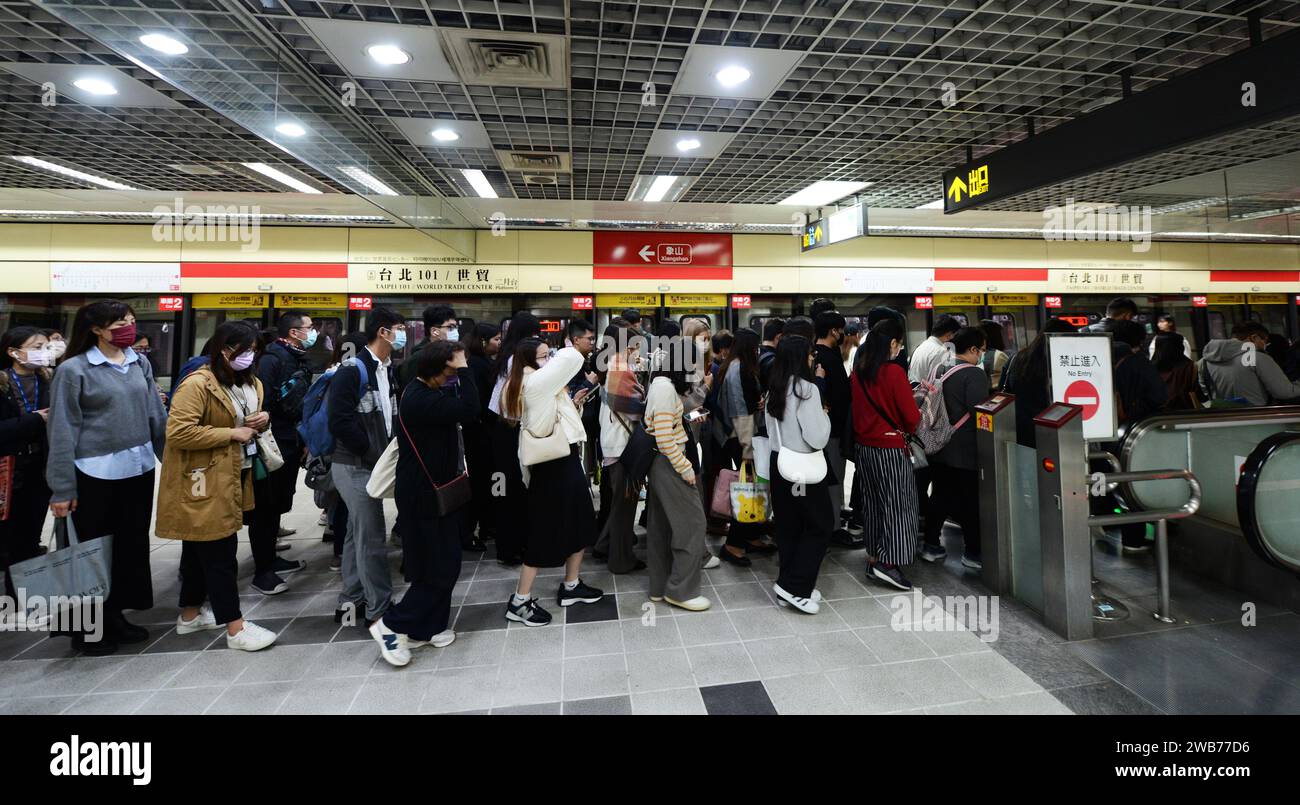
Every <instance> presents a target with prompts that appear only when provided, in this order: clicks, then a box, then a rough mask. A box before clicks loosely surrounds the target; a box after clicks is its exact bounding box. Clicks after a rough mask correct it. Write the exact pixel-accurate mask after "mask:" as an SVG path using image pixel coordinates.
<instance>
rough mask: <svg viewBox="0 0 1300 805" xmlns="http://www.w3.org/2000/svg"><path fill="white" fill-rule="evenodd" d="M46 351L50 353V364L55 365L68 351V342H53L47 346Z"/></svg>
mask: <svg viewBox="0 0 1300 805" xmlns="http://www.w3.org/2000/svg"><path fill="white" fill-rule="evenodd" d="M45 349H46V350H48V351H49V353H50V362H51V363H53V362H54V361H57V360H58V359H59V358H62V357H63V353H65V352H67V351H68V342H66V341H51V342H50V343H48V344H46V345H45Z"/></svg>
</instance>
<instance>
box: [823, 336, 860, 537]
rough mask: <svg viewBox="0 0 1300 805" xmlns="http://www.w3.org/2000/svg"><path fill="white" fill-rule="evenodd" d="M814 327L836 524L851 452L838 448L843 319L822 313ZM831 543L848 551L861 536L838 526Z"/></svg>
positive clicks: (842, 417) (843, 395) (845, 408)
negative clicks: (827, 415) (826, 408)
mask: <svg viewBox="0 0 1300 805" xmlns="http://www.w3.org/2000/svg"><path fill="white" fill-rule="evenodd" d="M813 326H814V327H815V328H816V333H817V344H816V346H814V347H813V363H814V366H815V369H816V370H820V371H819V372H818V373H819V374H824V375H825V384H826V386H825V395H824V396H823V400H824V402H825V403H826V404H827V405H829V406H830V418H831V438H830V441H828V442H827V443H826V447H825V449H824V451H823V452H824V453H825V455H826V468H827V473H826V481H827V483H829V484H830V487H831V508H832V509H833V511H832V517H833V519H832V520H831V522H833V523H837V524H838V523H839V522H840V519H841V512H842V511H843V509H844V470H845V461H846V460H847V459H848V458H849V455H850V454H851V452H852V451H851V450H845V451H841V449H840V446H841V445H842V444H847V442H849V441H850V440H849V439H847V438H845V436H844V425H845V423H846V422H847V421H848V419H849V408H850V406H851V405H852V396H851V392H850V388H851V387H850V386H849V375H848V373H847V372H846V371H844V358H843V357H842V356H841V354H840V342H841V341H843V340H844V328H845V327H846V326H847V324H846V322H845V321H844V317H843V316H842V315H840V313H839V312H838V311H835V310H825V311H822V312H821V313H818V314H817V318H816V319H815V320H814V321H813ZM831 541H832V542H834V543H835V544H836V545H845V546H848V547H851V548H856V547H860V546H861V545H862V537H860V536H858V537H855V536H853V535H852V534H850V533H849V532H848V530H847V529H845V528H843V527H839V528H836V529H835V532H834V533H833V534H831Z"/></svg>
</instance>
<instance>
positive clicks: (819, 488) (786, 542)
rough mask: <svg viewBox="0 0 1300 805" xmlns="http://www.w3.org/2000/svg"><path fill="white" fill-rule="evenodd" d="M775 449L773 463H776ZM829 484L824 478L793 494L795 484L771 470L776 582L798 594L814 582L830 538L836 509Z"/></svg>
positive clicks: (805, 593)
mask: <svg viewBox="0 0 1300 805" xmlns="http://www.w3.org/2000/svg"><path fill="white" fill-rule="evenodd" d="M776 453H777V451H775V450H773V451H772V464H771V466H772V467H773V468H774V469H775V467H776ZM830 490H831V487H830V484H828V483H826V481H824V480H823V481H822V482H821V483H817V484H811V485H804V487H803V489H802V490H799V491H802V493H803V494H799V495H797V494H795V491H796V490H795V485H794V484H792V483H790V482H789V481H787V480H786V479H784V478H782V477H781V473H779V472H773V473H772V514H773V520H774V521H775V525H776V547H777V555H778V556H779V557H780V560H781V572H780V573H779V574H778V575H777V577H776V583H777V584H779V585H781V589H783V590H785V591H786V592H788V593H790V594H791V595H794V596H797V597H799V598H808V597H810V596H811V595H812V591H813V588H814V587H816V586H817V574H818V572H819V571H820V570H821V566H822V558H823V557H825V556H826V547H827V546H828V545H830V542H831V532H832V531H834V530H835V527H836V525H837V524H838V523H837V515H838V513H835V514H832V513H831V491H830Z"/></svg>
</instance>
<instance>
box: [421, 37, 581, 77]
mask: <svg viewBox="0 0 1300 805" xmlns="http://www.w3.org/2000/svg"><path fill="white" fill-rule="evenodd" d="M441 33H442V38H443V42H444V43H445V44H446V48H445V50H446V52H447V56H448V58H449V60H450V61H451V63H452V65H453V66H454V67H455V68H456V72H457V73H459V74H460V78H461V80H462V81H464V82H465V83H466V84H474V85H488V86H495V87H540V88H544V89H565V88H566V87H568V83H569V67H568V51H567V49H566V46H565V44H566V43H565V41H564V37H562V36H555V35H552V34H526V33H515V32H512V31H493V32H491V33H488V32H486V31H469V30H454V29H443V30H442V32H441Z"/></svg>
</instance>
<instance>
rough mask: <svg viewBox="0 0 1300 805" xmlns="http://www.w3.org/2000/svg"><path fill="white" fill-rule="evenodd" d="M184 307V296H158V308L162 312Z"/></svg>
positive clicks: (170, 311) (178, 309) (174, 310)
mask: <svg viewBox="0 0 1300 805" xmlns="http://www.w3.org/2000/svg"><path fill="white" fill-rule="evenodd" d="M184 309H185V297H183V296H160V297H158V310H159V312H162V313H175V312H176V311H180V310H184Z"/></svg>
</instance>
